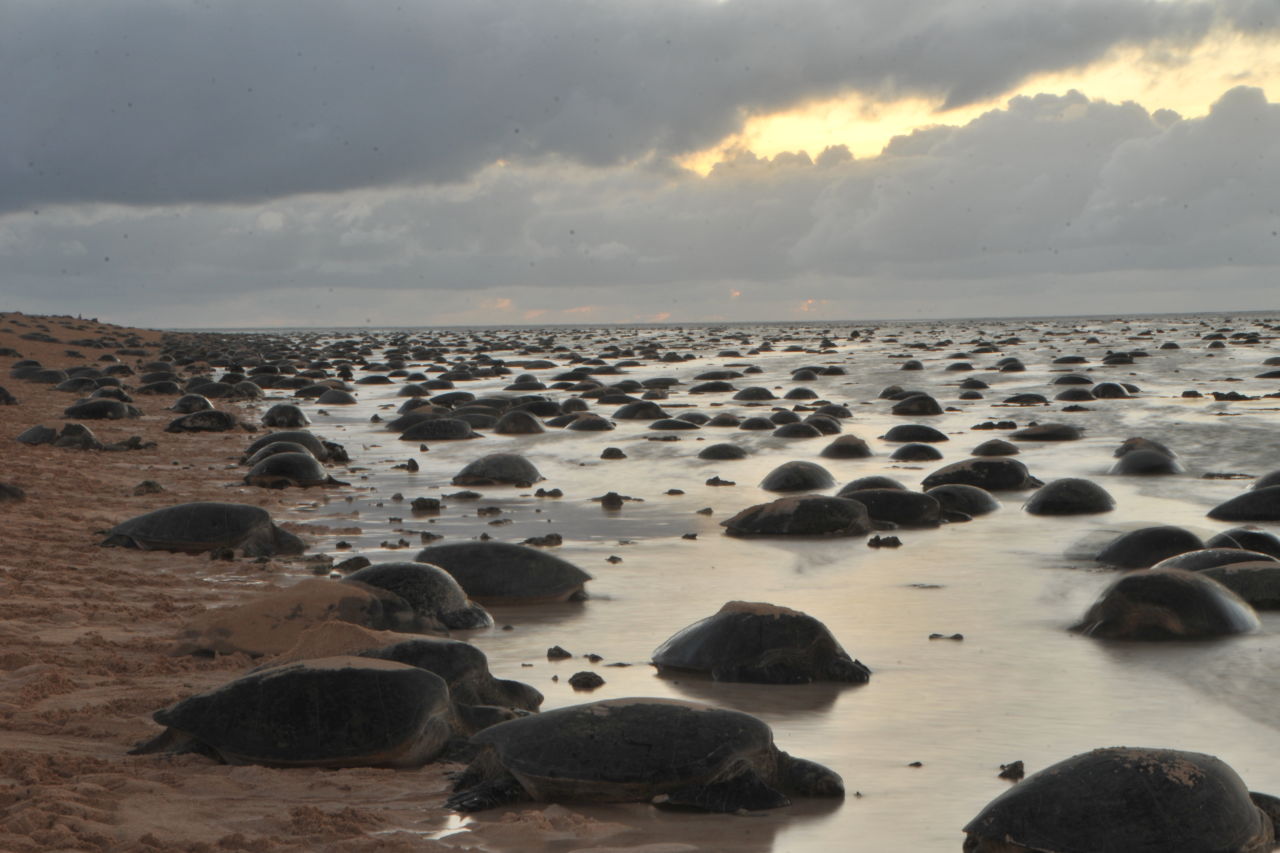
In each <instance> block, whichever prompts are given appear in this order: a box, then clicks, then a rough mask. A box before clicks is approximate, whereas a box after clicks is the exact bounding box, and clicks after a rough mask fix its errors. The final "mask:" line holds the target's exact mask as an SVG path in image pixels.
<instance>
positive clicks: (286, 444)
mask: <svg viewBox="0 0 1280 853" xmlns="http://www.w3.org/2000/svg"><path fill="white" fill-rule="evenodd" d="M277 453H305V454H307V455H308V456H311V451H310V450H307V449H306V448H305V447H303V446H302V445H301V444H298V443H296V442H293V441H273V442H271V443H270V444H268V445H266V446H265V447H262V448H259V449H258V451H257V452H256V453H254V454H253V455H252V456H250V457H249V458H248V459H247V460H246V461H245V464H246V465H248V466H249V467H250V468H252V467H253V466H254V465H257V464H258V463H259V462H261V461H262V460H263V459H266V458H267V457H268V456H274V455H276V454H277ZM312 458H313V459H314V458H315V457H314V456H312Z"/></svg>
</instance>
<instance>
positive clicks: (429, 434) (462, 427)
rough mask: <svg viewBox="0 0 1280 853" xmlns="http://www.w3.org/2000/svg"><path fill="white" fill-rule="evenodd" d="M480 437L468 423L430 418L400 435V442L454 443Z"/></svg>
mask: <svg viewBox="0 0 1280 853" xmlns="http://www.w3.org/2000/svg"><path fill="white" fill-rule="evenodd" d="M481 437H482V436H481V435H480V434H479V433H478V432H476V431H475V430H474V429H472V428H471V424H470V423H468V422H467V421H465V420H462V419H461V418H431V419H429V420H425V421H420V422H418V423H416V424H414V425H413V426H411V427H409V428H408V429H407V430H405V431H404V432H402V433H400V439H401V440H402V441H456V440H459V439H466V438H481Z"/></svg>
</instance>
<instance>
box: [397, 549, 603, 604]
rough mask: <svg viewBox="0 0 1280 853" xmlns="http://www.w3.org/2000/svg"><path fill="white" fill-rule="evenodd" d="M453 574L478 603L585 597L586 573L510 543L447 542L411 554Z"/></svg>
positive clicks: (520, 602) (542, 553) (532, 602)
mask: <svg viewBox="0 0 1280 853" xmlns="http://www.w3.org/2000/svg"><path fill="white" fill-rule="evenodd" d="M413 559H414V560H415V561H416V562H419V563H430V564H432V565H433V566H439V567H440V568H442V569H444V570H445V571H446V572H448V573H449V574H451V575H453V577H454V579H455V580H457V582H458V584H459V585H460V586H461V587H462V589H463V590H464V591H465V592H466V593H467V595H468V596H470V597H471V598H473V599H474V600H476V601H478V602H480V603H481V604H540V603H545V602H552V601H577V600H581V599H584V598H586V597H587V596H586V592H585V591H584V590H583V584H585V583H586V582H587V581H589V580H591V575H589V574H587V573H586V572H584V571H583V570H582V569H580V568H578V567H577V566H575V565H573V563H570V562H568V561H567V560H562V559H560V558H559V557H557V556H555V555H553V554H548V553H547V552H545V551H542V550H540V549H538V548H530V547H528V546H527V545H516V544H513V543H510V542H448V543H445V544H443V545H432V546H430V547H428V548H423V549H422V550H421V551H419V552H418V553H417V555H416V556H414V558H413Z"/></svg>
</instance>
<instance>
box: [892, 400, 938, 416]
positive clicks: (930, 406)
mask: <svg viewBox="0 0 1280 853" xmlns="http://www.w3.org/2000/svg"><path fill="white" fill-rule="evenodd" d="M889 411H890V412H891V413H892V414H895V415H901V416H904V417H911V416H916V415H921V416H923V415H940V414H942V406H941V405H940V404H939V403H938V401H937V400H935V399H933V397H930V396H929V395H928V394H914V395H912V396H910V397H907V398H905V399H903V400H899V401H898V402H897V403H895V404H894V405H893V408H892V409H890V410H889Z"/></svg>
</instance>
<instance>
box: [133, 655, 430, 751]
mask: <svg viewBox="0 0 1280 853" xmlns="http://www.w3.org/2000/svg"><path fill="white" fill-rule="evenodd" d="M453 717H454V708H453V703H452V702H451V701H450V697H449V688H448V686H447V685H446V684H445V682H444V679H442V678H441V677H440V676H438V675H436V674H435V673H432V672H428V671H427V670H425V669H421V668H419V667H416V666H410V665H409V664H404V663H398V662H395V661H390V660H378V659H376V658H364V657H355V656H347V655H344V656H339V657H330V658H315V659H311V660H303V661H297V662H294V663H288V664H284V665H282V666H278V667H272V668H270V669H264V670H261V671H258V672H254V673H250V674H249V675H245V676H241V677H240V678H237V679H235V680H234V681H231V682H229V683H227V684H224V685H222V686H221V687H218V688H216V689H214V690H210V691H209V692H207V693H201V694H198V695H196V696H190V697H188V698H186V699H183V700H182V701H180V702H178V703H176V704H174V705H171V706H169V707H168V708H165V709H164V710H161V711H157V712H156V713H155V714H154V715H153V718H154V719H155V721H156V722H157V723H159V724H160V725H162V726H167V727H168V730H167V731H165V732H164V733H163V734H161V735H160V736H159V737H157V738H155V739H154V740H152V741H150V742H149V743H145V744H142V745H140V746H138V747H137V748H135V749H134V750H132V753H133V754H143V753H150V752H160V751H171V752H176V751H199V752H204V753H206V754H210V755H213V756H215V757H217V758H219V759H221V760H222V761H225V762H226V763H228V764H265V765H267V766H271V767H418V766H421V765H422V764H425V763H426V762H428V761H430V760H432V759H433V758H435V757H436V756H438V755H439V754H440V753H441V752H442V751H443V750H444V748H445V746H446V745H447V743H448V741H449V738H450V737H451V736H452V735H453V733H454V725H453Z"/></svg>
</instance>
